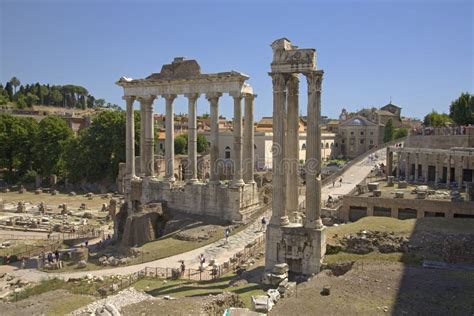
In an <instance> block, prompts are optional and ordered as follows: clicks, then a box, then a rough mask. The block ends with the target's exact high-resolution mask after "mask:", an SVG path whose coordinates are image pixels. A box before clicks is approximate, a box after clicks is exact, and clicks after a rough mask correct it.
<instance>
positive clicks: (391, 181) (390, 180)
mask: <svg viewBox="0 0 474 316" xmlns="http://www.w3.org/2000/svg"><path fill="white" fill-rule="evenodd" d="M393 179H394V176H388V177H387V185H388V186H389V187H391V186H393Z"/></svg>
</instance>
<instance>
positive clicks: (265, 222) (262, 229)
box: [260, 216, 267, 232]
mask: <svg viewBox="0 0 474 316" xmlns="http://www.w3.org/2000/svg"><path fill="white" fill-rule="evenodd" d="M266 226H267V220H266V219H265V216H264V217H262V227H261V228H260V231H262V232H265V228H266Z"/></svg>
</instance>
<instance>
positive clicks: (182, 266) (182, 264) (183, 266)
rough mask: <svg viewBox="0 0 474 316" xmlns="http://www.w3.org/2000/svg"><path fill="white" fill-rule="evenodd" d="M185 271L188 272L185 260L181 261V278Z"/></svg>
mask: <svg viewBox="0 0 474 316" xmlns="http://www.w3.org/2000/svg"><path fill="white" fill-rule="evenodd" d="M184 271H186V266H185V265H184V260H181V276H183V275H184Z"/></svg>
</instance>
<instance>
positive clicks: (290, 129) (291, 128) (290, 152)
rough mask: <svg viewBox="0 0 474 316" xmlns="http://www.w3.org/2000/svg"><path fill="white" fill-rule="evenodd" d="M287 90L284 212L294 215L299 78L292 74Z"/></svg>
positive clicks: (296, 175)
mask: <svg viewBox="0 0 474 316" xmlns="http://www.w3.org/2000/svg"><path fill="white" fill-rule="evenodd" d="M286 89H287V96H286V98H287V123H286V124H287V134H286V137H287V138H286V155H287V156H286V160H285V165H286V168H288V171H287V175H286V176H287V179H286V212H287V214H291V215H296V212H297V211H298V167H299V159H298V158H299V155H298V151H299V137H298V136H299V131H298V129H299V104H298V98H299V78H298V74H292V75H291V76H289V79H288V81H287V83H286Z"/></svg>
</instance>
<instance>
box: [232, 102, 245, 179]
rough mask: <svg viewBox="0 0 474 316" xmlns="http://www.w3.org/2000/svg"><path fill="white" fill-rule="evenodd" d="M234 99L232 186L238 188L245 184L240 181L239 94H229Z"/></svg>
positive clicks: (240, 129)
mask: <svg viewBox="0 0 474 316" xmlns="http://www.w3.org/2000/svg"><path fill="white" fill-rule="evenodd" d="M230 95H231V96H232V97H233V98H234V120H233V128H234V131H233V133H234V144H233V148H234V155H233V159H232V160H233V162H234V174H233V178H232V186H234V187H240V186H243V185H244V184H245V182H244V180H243V179H242V97H243V96H242V94H241V93H231V94H230Z"/></svg>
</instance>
